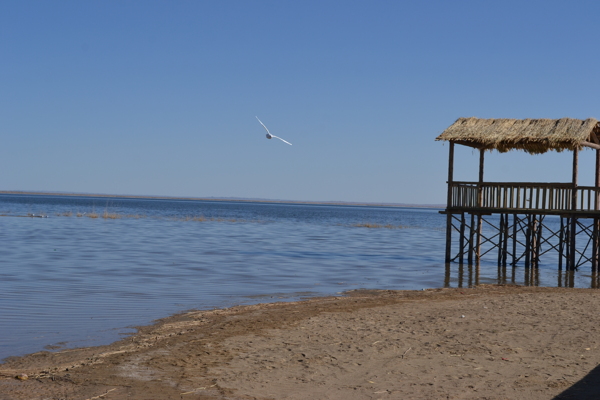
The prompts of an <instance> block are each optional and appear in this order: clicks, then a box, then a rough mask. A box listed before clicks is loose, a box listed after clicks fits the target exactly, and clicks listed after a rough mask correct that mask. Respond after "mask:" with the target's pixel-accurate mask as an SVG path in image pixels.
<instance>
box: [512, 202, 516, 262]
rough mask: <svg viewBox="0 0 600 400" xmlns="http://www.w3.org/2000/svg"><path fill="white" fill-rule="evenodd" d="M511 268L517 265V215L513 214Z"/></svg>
mask: <svg viewBox="0 0 600 400" xmlns="http://www.w3.org/2000/svg"><path fill="white" fill-rule="evenodd" d="M512 251H513V252H512V266H513V267H514V266H515V265H516V264H517V214H513V243H512Z"/></svg>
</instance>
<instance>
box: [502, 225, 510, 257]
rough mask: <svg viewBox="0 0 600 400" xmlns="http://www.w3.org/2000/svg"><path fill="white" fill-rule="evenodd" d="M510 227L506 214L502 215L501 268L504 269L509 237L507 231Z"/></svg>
mask: <svg viewBox="0 0 600 400" xmlns="http://www.w3.org/2000/svg"><path fill="white" fill-rule="evenodd" d="M509 230H510V227H509V225H508V214H504V245H503V246H502V266H503V267H506V257H507V256H508V238H509V237H510V235H509V234H508V231H509Z"/></svg>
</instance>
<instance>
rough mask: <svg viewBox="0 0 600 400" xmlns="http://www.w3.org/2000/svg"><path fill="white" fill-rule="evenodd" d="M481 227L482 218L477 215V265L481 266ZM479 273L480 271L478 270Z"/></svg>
mask: <svg viewBox="0 0 600 400" xmlns="http://www.w3.org/2000/svg"><path fill="white" fill-rule="evenodd" d="M481 226H482V218H481V214H479V215H477V243H476V246H475V248H476V250H475V264H476V265H478V266H479V262H480V261H481ZM477 271H479V269H478V270H477ZM477 284H479V279H477Z"/></svg>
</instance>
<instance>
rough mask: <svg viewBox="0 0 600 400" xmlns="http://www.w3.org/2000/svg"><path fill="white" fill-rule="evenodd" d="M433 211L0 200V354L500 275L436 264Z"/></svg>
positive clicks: (549, 271) (544, 277)
mask: <svg viewBox="0 0 600 400" xmlns="http://www.w3.org/2000/svg"><path fill="white" fill-rule="evenodd" d="M438 211H439V210H437V209H416V208H392V207H364V206H340V205H303V204H280V203H251V202H223V201H214V202H211V201H192V200H158V199H125V198H94V197H71V196H42V195H0V214H2V215H3V216H2V217H0V243H1V244H2V245H1V247H0V359H2V358H4V357H7V356H11V355H22V354H26V353H30V352H35V351H39V350H42V349H44V348H64V347H76V346H89V345H99V344H106V343H110V342H112V341H114V340H117V339H119V338H120V337H121V336H122V335H124V334H129V333H131V332H133V331H134V330H133V329H132V327H134V326H136V325H142V324H148V323H150V322H151V321H152V320H154V319H157V318H161V317H165V316H168V315H170V314H173V313H176V312H180V311H184V310H189V309H210V308H215V307H226V306H232V305H236V304H250V303H257V302H265V301H288V300H296V299H299V298H303V297H307V296H317V295H332V294H338V293H341V292H343V291H347V290H351V289H358V288H379V289H422V288H433V287H442V286H462V285H465V286H466V285H468V284H469V282H471V283H473V279H478V281H479V282H480V283H496V282H498V281H499V279H502V277H501V276H500V275H501V274H500V275H499V270H498V268H497V266H496V265H495V264H494V262H493V261H494V259H493V257H490V258H489V260H487V261H484V263H483V264H482V266H481V267H480V269H479V270H478V271H474V270H473V269H472V268H471V269H469V268H467V267H464V268H458V266H456V265H452V266H451V267H450V268H449V269H448V268H447V267H446V265H445V264H444V262H443V260H444V241H445V217H444V216H443V215H440V214H439V213H438ZM104 214H105V216H106V217H107V218H103V215H104ZM28 215H29V217H26V216H28ZM78 215H79V216H78ZM38 216H45V218H38ZM90 216H92V217H94V216H97V218H91V217H90ZM111 217H112V218H111ZM113 218H114V219H113ZM365 226H369V227H365ZM511 274H512V275H511ZM505 275H506V273H505ZM505 278H506V277H505ZM560 279H561V278H560V276H558V275H557V271H556V268H555V265H553V264H552V263H550V264H548V265H542V266H541V267H540V268H539V270H538V271H537V272H536V280H535V281H533V280H531V276H530V275H529V272H527V274H526V273H525V270H524V269H523V268H516V269H514V270H512V271H509V272H508V280H509V281H512V282H514V283H519V284H531V283H535V284H539V285H543V286H556V285H557V284H558V283H560ZM589 282H590V279H589V275H586V274H585V273H580V274H578V275H577V276H576V277H575V286H578V287H587V286H589V285H590V283H589Z"/></svg>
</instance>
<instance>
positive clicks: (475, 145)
mask: <svg viewBox="0 0 600 400" xmlns="http://www.w3.org/2000/svg"><path fill="white" fill-rule="evenodd" d="M450 143H456V144H460V145H462V146H467V147H473V148H474V149H481V148H482V147H481V146H478V145H477V144H475V143H471V142H469V141H466V140H453V141H451V142H450Z"/></svg>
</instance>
